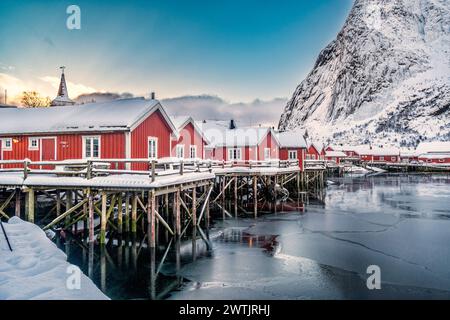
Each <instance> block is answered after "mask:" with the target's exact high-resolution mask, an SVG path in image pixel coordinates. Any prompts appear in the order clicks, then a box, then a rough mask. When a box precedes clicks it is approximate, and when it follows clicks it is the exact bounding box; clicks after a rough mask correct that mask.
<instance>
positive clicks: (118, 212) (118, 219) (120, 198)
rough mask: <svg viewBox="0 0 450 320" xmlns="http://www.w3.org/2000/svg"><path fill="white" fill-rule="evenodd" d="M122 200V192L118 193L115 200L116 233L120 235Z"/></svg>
mask: <svg viewBox="0 0 450 320" xmlns="http://www.w3.org/2000/svg"><path fill="white" fill-rule="evenodd" d="M122 214H123V199H122V192H120V193H119V195H118V198H117V232H118V233H119V234H122V224H123V215H122Z"/></svg>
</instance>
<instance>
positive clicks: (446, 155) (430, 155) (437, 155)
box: [419, 152, 450, 159]
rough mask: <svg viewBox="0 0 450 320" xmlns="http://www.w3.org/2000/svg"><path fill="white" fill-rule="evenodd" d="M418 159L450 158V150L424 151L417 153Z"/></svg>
mask: <svg viewBox="0 0 450 320" xmlns="http://www.w3.org/2000/svg"><path fill="white" fill-rule="evenodd" d="M419 158H420V159H450V152H448V153H424V154H421V155H419Z"/></svg>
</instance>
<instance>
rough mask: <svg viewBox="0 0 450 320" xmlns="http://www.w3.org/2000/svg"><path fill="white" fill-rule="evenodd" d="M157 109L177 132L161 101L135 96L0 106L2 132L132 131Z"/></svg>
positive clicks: (3, 133) (0, 130)
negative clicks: (55, 104)
mask: <svg viewBox="0 0 450 320" xmlns="http://www.w3.org/2000/svg"><path fill="white" fill-rule="evenodd" d="M156 110H159V111H160V112H161V114H162V115H163V117H164V118H165V120H166V121H167V123H168V124H169V126H170V127H171V128H172V130H173V132H174V133H175V134H177V130H176V127H175V125H174V124H173V122H172V120H170V118H169V116H168V115H167V113H166V111H165V110H164V108H163V107H162V105H161V104H160V103H159V101H158V100H146V99H144V98H133V99H118V100H113V101H108V102H101V103H89V104H83V105H75V106H60V107H48V108H14V109H0V135H3V136H5V135H8V134H33V133H57V132H86V131H109V130H124V131H125V130H132V129H134V127H135V126H137V125H138V124H139V123H140V122H141V121H142V120H144V119H145V118H146V117H147V116H148V115H150V114H152V113H153V112H155V111H156Z"/></svg>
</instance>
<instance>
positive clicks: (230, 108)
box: [75, 92, 287, 126]
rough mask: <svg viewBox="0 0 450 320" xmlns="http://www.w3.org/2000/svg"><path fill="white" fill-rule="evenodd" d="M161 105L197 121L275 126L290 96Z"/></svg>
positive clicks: (101, 97) (99, 98) (100, 98)
mask: <svg viewBox="0 0 450 320" xmlns="http://www.w3.org/2000/svg"><path fill="white" fill-rule="evenodd" d="M132 97H134V95H133V94H131V93H113V92H93V93H89V94H82V95H80V96H79V97H77V98H76V99H75V101H76V102H77V103H88V102H92V101H95V102H106V101H111V100H115V99H123V98H132ZM161 102H162V104H163V105H164V106H165V107H166V108H167V111H168V112H169V114H171V115H175V116H179V115H191V116H192V117H194V119H196V120H205V119H209V120H227V121H228V120H230V119H235V120H239V123H240V124H242V125H256V124H261V125H270V126H276V125H277V124H278V120H279V118H280V114H281V113H282V112H283V109H284V107H285V106H286V103H287V99H284V98H276V99H273V100H269V101H262V100H259V99H256V100H254V101H253V102H250V103H243V102H241V103H229V102H227V101H226V100H224V99H222V98H220V97H218V96H213V95H199V96H182V97H176V98H169V99H162V100H161Z"/></svg>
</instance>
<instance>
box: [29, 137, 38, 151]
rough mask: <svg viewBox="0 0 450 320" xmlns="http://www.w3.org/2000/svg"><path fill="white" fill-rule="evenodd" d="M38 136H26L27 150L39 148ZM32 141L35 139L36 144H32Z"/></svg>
mask: <svg viewBox="0 0 450 320" xmlns="http://www.w3.org/2000/svg"><path fill="white" fill-rule="evenodd" d="M39 140H40V139H39V138H36V137H29V138H28V150H39ZM33 141H36V146H33Z"/></svg>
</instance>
